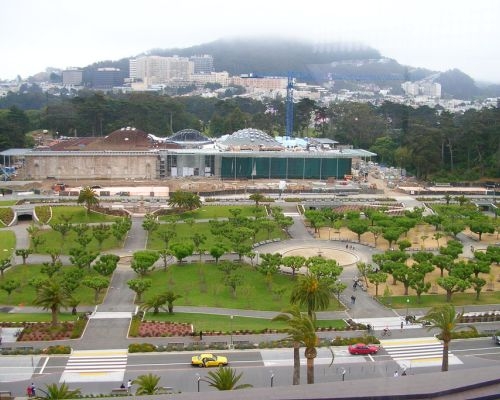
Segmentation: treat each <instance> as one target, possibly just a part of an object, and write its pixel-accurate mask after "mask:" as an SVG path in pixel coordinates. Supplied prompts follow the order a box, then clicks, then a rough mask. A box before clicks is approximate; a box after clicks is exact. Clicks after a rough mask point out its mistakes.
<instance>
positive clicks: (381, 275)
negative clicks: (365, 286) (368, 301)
mask: <svg viewBox="0 0 500 400" xmlns="http://www.w3.org/2000/svg"><path fill="white" fill-rule="evenodd" d="M367 279H368V281H369V282H370V283H372V284H374V285H375V297H378V287H379V286H380V285H381V284H383V283H385V282H387V274H386V273H385V272H381V271H378V272H370V273H369V274H368V275H367Z"/></svg>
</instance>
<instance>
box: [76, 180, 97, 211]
mask: <svg viewBox="0 0 500 400" xmlns="http://www.w3.org/2000/svg"><path fill="white" fill-rule="evenodd" d="M76 202H77V203H78V204H85V208H86V209H87V215H88V214H90V210H91V208H92V207H94V206H98V205H99V196H98V195H97V193H96V191H95V190H94V189H92V188H91V187H90V186H86V187H84V188H83V189H82V190H80V194H79V195H78V199H77V201H76Z"/></svg>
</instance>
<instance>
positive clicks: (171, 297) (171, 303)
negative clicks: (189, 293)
mask: <svg viewBox="0 0 500 400" xmlns="http://www.w3.org/2000/svg"><path fill="white" fill-rule="evenodd" d="M164 296H165V299H166V301H167V308H168V313H169V314H173V313H174V301H175V300H177V299H180V298H181V297H182V296H181V295H180V294H175V293H174V292H172V291H168V292H166V293H165V294H164Z"/></svg>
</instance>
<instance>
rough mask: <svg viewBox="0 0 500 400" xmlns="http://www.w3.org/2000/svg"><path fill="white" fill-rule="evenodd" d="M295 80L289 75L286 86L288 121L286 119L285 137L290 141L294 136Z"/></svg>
mask: <svg viewBox="0 0 500 400" xmlns="http://www.w3.org/2000/svg"><path fill="white" fill-rule="evenodd" d="M294 84H295V78H294V77H293V76H292V74H291V73H289V74H288V82H287V85H286V119H285V136H286V138H287V139H290V138H291V137H292V135H293V86H294Z"/></svg>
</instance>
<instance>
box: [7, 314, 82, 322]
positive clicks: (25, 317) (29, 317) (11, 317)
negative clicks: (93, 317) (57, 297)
mask: <svg viewBox="0 0 500 400" xmlns="http://www.w3.org/2000/svg"><path fill="white" fill-rule="evenodd" d="M77 317H78V315H72V314H71V313H67V312H63V313H59V320H60V321H76V318H77ZM50 321H51V315H50V313H49V312H46V313H12V314H10V313H0V322H50Z"/></svg>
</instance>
